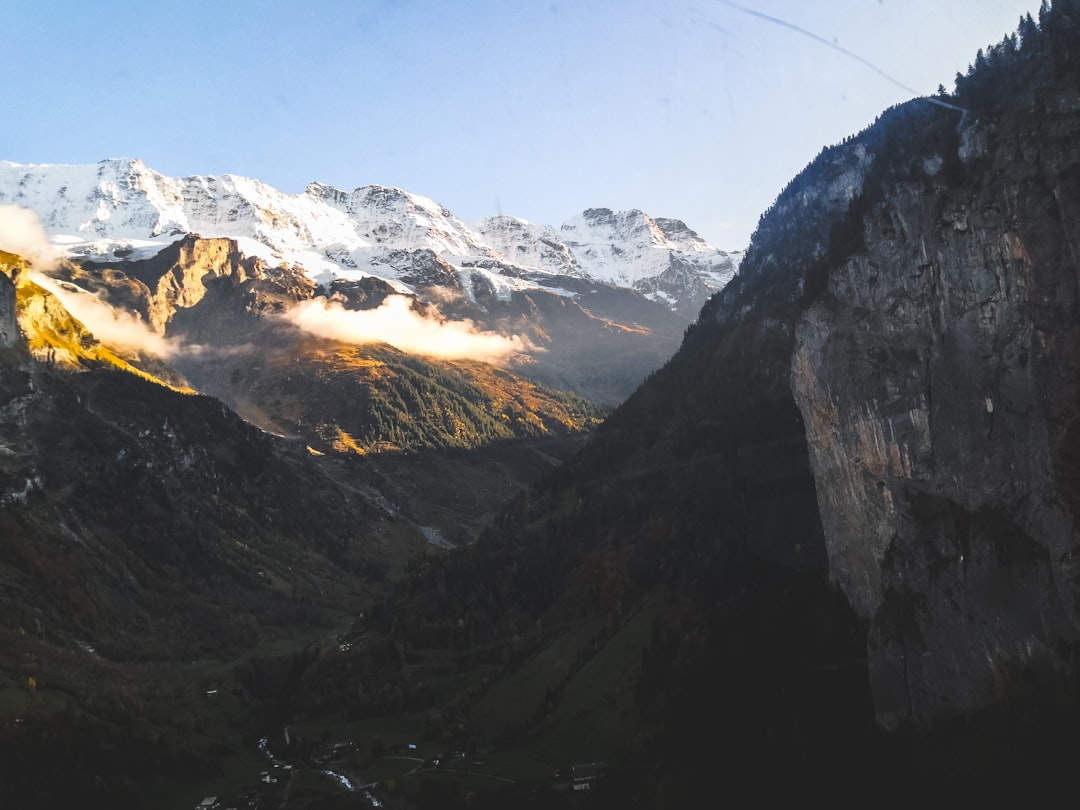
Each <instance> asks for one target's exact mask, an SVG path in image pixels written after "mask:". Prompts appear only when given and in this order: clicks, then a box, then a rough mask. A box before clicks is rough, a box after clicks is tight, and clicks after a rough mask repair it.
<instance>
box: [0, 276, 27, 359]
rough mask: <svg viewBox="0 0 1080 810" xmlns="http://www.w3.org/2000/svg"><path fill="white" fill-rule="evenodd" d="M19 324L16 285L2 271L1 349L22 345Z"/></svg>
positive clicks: (0, 302)
mask: <svg viewBox="0 0 1080 810" xmlns="http://www.w3.org/2000/svg"><path fill="white" fill-rule="evenodd" d="M21 343H22V336H21V335H20V334H19V323H18V321H17V320H16V319H15V283H14V282H13V281H12V279H11V278H10V277H9V276H8V275H7V273H6V272H3V271H2V270H0V349H11V348H14V347H15V346H18V345H21Z"/></svg>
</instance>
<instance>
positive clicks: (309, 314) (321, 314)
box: [283, 295, 533, 363]
mask: <svg viewBox="0 0 1080 810" xmlns="http://www.w3.org/2000/svg"><path fill="white" fill-rule="evenodd" d="M283 317H284V318H286V319H287V320H289V321H291V322H292V323H294V324H296V325H297V326H299V327H300V328H301V329H303V330H304V331H306V332H310V333H311V334H313V335H316V336H318V337H323V338H330V339H332V340H341V341H344V342H346V343H356V344H363V343H389V344H390V345H391V346H394V347H396V348H398V349H401V351H403V352H409V353H412V354H423V355H427V356H428V357H441V358H445V359H470V360H481V361H484V362H488V363H502V362H505V361H507V360H508V359H509V358H510V357H511V356H512V355H515V354H521V353H523V352H528V351H532V350H533V346H532V344H531V343H529V341H527V340H525V339H524V338H521V337H519V336H517V335H514V336H511V337H507V336H505V335H500V334H498V333H496V332H485V331H483V330H481V329H480V328H479V327H477V325H476V324H475V323H473V322H472V321H443V320H437V319H435V318H430V317H424V316H423V315H420V314H419V313H417V312H416V311H415V310H413V309H412V299H411V298H409V297H408V296H404V295H392V296H390V297H389V298H387V299H386V300H385V301H383V303H382V304H381V305H380V306H379V307H378V308H377V309H372V310H363V311H359V312H358V311H354V310H348V309H345V308H344V307H343V306H341V304H339V303H337V302H333V301H327V300H326V299H325V298H316V299H314V300H310V301H303V302H301V303H300V304H298V305H297V306H295V307H293V308H292V309H291V310H289V312H287V313H286V314H285V315H284V316H283Z"/></svg>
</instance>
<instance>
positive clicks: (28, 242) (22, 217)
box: [0, 205, 58, 266]
mask: <svg viewBox="0 0 1080 810" xmlns="http://www.w3.org/2000/svg"><path fill="white" fill-rule="evenodd" d="M0 250H6V251H7V252H8V253H17V254H18V255H20V256H22V257H23V258H24V259H26V260H27V261H28V262H30V263H31V264H34V265H37V266H42V265H48V264H52V263H53V262H55V261H56V259H57V257H58V254H57V252H56V250H55V249H54V248H53V246H52V245H51V244H50V243H49V236H48V234H46V233H45V228H43V227H42V225H41V220H40V219H38V215H37V214H35V213H34V212H33V211H31V210H30V209H29V208H22V207H21V206H18V205H0Z"/></svg>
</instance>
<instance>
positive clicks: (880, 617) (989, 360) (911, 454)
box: [791, 90, 1080, 725]
mask: <svg viewBox="0 0 1080 810" xmlns="http://www.w3.org/2000/svg"><path fill="white" fill-rule="evenodd" d="M1078 131H1080V94H1077V93H1076V92H1075V91H1072V90H1069V91H1066V92H1060V93H1054V94H1051V95H1046V96H1041V97H1038V98H1036V97H1034V96H1033V97H1032V98H1030V99H1029V100H1028V103H1027V104H1022V105H1017V106H1016V107H1010V108H1009V110H1008V111H1007V112H1006V113H1005V114H1001V115H997V116H986V117H983V118H979V119H975V120H967V121H966V122H965V124H964V125H963V126H962V127H961V128H960V130H959V143H958V145H957V149H956V151H955V153H953V154H952V155H948V154H942V153H936V152H935V153H931V154H925V155H923V156H922V159H921V161H917V164H918V165H917V166H916V169H915V170H914V171H913V172H912V173H911V175H910V177H907V178H905V179H903V180H902V181H900V182H896V183H894V184H889V185H887V186H886V187H885V188H884V190H883V194H882V195H881V198H880V200H878V201H877V202H876V203H875V204H873V206H872V207H871V208H870V210H868V211H866V212H865V214H864V215H863V216H862V217H861V220H860V223H859V226H860V227H861V230H862V241H863V243H864V248H863V249H862V250H860V251H858V252H857V253H856V254H854V255H852V256H851V257H849V258H848V259H847V260H845V261H843V262H841V263H840V264H838V265H837V266H835V267H833V268H831V269H830V272H829V277H828V286H827V289H826V290H825V291H824V292H823V293H822V294H821V295H820V296H818V298H817V299H816V301H815V302H814V304H813V305H812V306H811V307H810V308H809V309H808V310H807V311H806V312H805V314H804V315H803V316H802V318H801V319H800V321H799V323H798V326H797V330H796V341H797V345H796V350H795V354H794V359H793V363H792V374H791V381H792V387H793V391H794V393H795V396H796V399H797V401H798V403H799V408H800V410H801V412H802V415H803V417H804V419H805V422H806V430H807V439H808V443H809V446H810V449H811V459H812V464H813V469H814V473H815V481H816V485H817V492H818V500H819V504H820V509H821V518H822V522H823V524H824V527H825V533H826V537H827V549H828V555H829V563H830V569H831V573H832V576H833V577H834V578H835V580H836V581H837V582H838V583H839V584H840V585H841V587H842V588H843V590H844V592H845V593H846V594H847V595H848V597H849V599H850V600H851V602H852V605H853V606H854V607H855V608H856V610H857V611H858V612H859V614H860V615H861V616H862V617H863V618H864V619H866V620H867V621H870V622H872V631H871V637H870V654H871V670H872V680H873V683H874V689H875V701H876V705H877V711H878V715H879V720H881V721H882V722H883V723H884V724H885V725H895V724H897V723H899V722H901V721H904V720H914V721H915V722H916V723H920V724H921V723H926V722H929V721H930V720H932V719H933V718H934V717H935V716H936V715H939V714H952V713H958V712H959V713H966V712H970V711H973V710H975V709H978V708H981V707H983V706H985V705H988V704H990V703H992V702H994V701H995V700H996V699H997V698H999V697H1000V696H1001V694H1002V691H1003V690H1007V689H1008V688H1010V684H1011V683H1015V681H1016V680H1017V678H1018V677H1019V673H1020V672H1023V671H1029V670H1032V669H1035V670H1039V671H1042V670H1046V671H1047V672H1059V673H1060V672H1062V671H1063V670H1065V669H1066V668H1068V667H1070V666H1071V663H1072V656H1073V654H1074V653H1073V652H1072V651H1071V648H1070V645H1072V644H1073V643H1075V641H1076V640H1077V628H1078V626H1080V624H1078V622H1080V616H1078V614H1077V609H1076V575H1075V570H1074V562H1073V557H1074V554H1075V549H1076V543H1077V536H1076V529H1075V509H1076V505H1077V502H1076V496H1075V491H1076V481H1077V479H1076V470H1075V460H1074V457H1075V452H1076V448H1077V444H1076V439H1077V436H1078V435H1080V433H1078V431H1080V422H1078V418H1080V409H1078V407H1077V404H1078V397H1077V395H1078V393H1080V375H1078V372H1080V366H1078V359H1080V352H1078V350H1080V320H1078V316H1077V301H1078V295H1080V289H1078V282H1077V273H1076V271H1077V251H1076V245H1075V231H1076V225H1077V221H1078V220H1077V213H1078V212H1080V144H1078V142H1077V140H1076V137H1075V133H1076V132H1078ZM948 161H952V162H954V163H955V164H956V165H955V166H954V167H953V172H954V176H953V178H952V180H953V181H954V180H955V174H956V173H959V175H960V177H961V178H962V180H963V182H962V183H960V184H957V183H956V182H953V181H951V180H950V178H949V177H947V176H946V175H947V174H949V171H948V169H947V167H946V165H945V164H946V162H948ZM913 163H915V162H913ZM1063 644H1064V645H1065V646H1064V647H1063Z"/></svg>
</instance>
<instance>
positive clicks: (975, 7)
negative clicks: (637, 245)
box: [0, 0, 1039, 249]
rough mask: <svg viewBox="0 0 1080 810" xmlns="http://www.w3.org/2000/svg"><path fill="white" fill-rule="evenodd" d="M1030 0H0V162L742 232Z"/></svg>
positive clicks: (725, 242)
mask: <svg viewBox="0 0 1080 810" xmlns="http://www.w3.org/2000/svg"><path fill="white" fill-rule="evenodd" d="M1038 6H1039V0H741V2H740V3H731V2H724V0H685V1H684V0H652V2H645V1H644V0H547V1H546V2H531V0H523V2H517V3H508V2H506V0H492V1H491V2H489V1H488V0H473V1H472V2H470V1H469V0H457V1H456V2H455V1H453V0H352V1H351V2H349V1H347V0H302V2H291V0H279V2H266V0H262V2H252V1H250V0H216V1H215V2H204V0H187V2H183V3H151V2H145V0H139V1H136V0H97V2H93V3H88V2H83V0H68V1H67V2H58V1H56V0H0V20H2V21H3V29H4V40H5V57H6V63H7V65H8V76H7V78H6V80H5V82H4V86H3V90H2V91H0V93H2V95H0V98H3V102H4V108H5V126H4V128H3V130H2V131H0V159H5V160H11V161H15V162H17V163H93V162H96V161H98V160H101V159H103V158H107V157H137V158H141V159H142V160H144V161H145V162H146V163H147V164H148V165H149V166H150V167H151V168H153V169H156V170H157V171H160V172H163V173H165V174H169V175H176V176H188V175H193V174H203V175H209V174H217V175H220V174H226V173H231V174H239V175H244V176H248V177H255V178H258V179H259V180H262V181H264V182H266V183H268V184H270V185H272V186H275V187H277V188H279V189H281V190H283V191H286V192H294V193H295V192H300V191H303V189H304V188H305V186H306V185H307V184H308V183H309V182H312V181H318V182H322V183H328V184H331V185H334V186H338V187H339V188H344V189H353V188H356V187H358V186H361V185H366V184H369V183H381V184H384V185H392V186H400V187H401V188H404V189H406V190H408V191H412V192H416V193H419V194H424V195H427V196H429V197H433V198H434V199H436V200H437V201H439V202H440V203H442V204H443V205H445V206H446V207H447V208H449V209H450V210H451V211H453V212H454V213H455V214H457V215H458V216H460V217H462V218H463V219H465V220H467V221H469V220H475V219H479V218H481V217H484V216H489V215H493V214H500V213H501V214H513V215H516V216H520V217H524V218H526V219H529V220H532V221H534V222H538V223H541V224H546V225H552V226H556V227H557V226H558V225H559V224H561V223H562V222H563V221H565V220H567V219H569V218H570V217H572V216H574V215H576V214H577V213H579V212H580V211H582V210H583V209H585V208H588V207H608V208H613V209H616V210H625V209H629V208H640V209H643V210H645V211H647V212H648V213H650V214H652V215H654V216H665V217H675V218H679V219H682V220H684V221H685V222H686V223H687V224H688V225H690V227H692V228H694V229H695V230H697V231H698V232H699V233H700V234H701V235H702V236H704V237H705V238H706V239H708V240H709V241H711V242H712V243H713V244H715V245H716V246H717V247H721V248H725V249H739V248H743V247H745V245H746V243H747V242H748V240H749V237H750V233H751V230H752V228H753V226H754V225H755V223H756V222H757V219H758V215H759V214H760V213H761V211H762V210H764V209H765V208H766V207H767V206H768V205H769V204H770V203H771V202H772V201H773V200H774V199H775V197H776V195H777V194H778V193H779V191H780V190H781V188H783V186H784V185H785V184H786V183H787V181H788V180H790V179H791V178H792V177H793V176H794V175H795V174H796V173H797V172H798V171H799V170H801V169H802V168H803V167H804V166H805V165H806V163H807V162H808V161H809V160H811V159H812V158H813V157H814V156H815V155H816V154H817V153H818V152H819V151H820V150H821V148H822V147H823V146H825V145H827V144H831V143H835V142H837V141H839V140H841V139H843V138H844V137H845V136H847V135H849V134H852V133H854V132H857V131H858V130H860V129H862V128H863V127H865V126H866V125H868V124H869V123H871V122H872V121H873V120H874V118H875V117H876V116H877V115H878V114H879V113H880V112H881V111H882V110H883V109H885V108H886V107H888V106H890V105H893V104H896V103H899V102H902V101H905V100H907V99H909V98H911V97H912V95H913V94H912V93H911V92H910V91H909V90H905V89H903V88H901V87H899V86H898V85H897V84H896V83H894V82H891V81H889V80H888V79H886V78H884V77H883V76H882V75H880V73H878V72H875V71H874V70H871V69H870V68H868V67H867V66H865V65H864V64H862V63H860V62H858V61H857V60H856V59H853V58H851V57H850V56H846V55H844V54H842V53H840V52H839V51H838V50H837V49H835V48H830V47H828V46H826V45H824V44H822V43H821V42H820V41H817V40H815V39H813V38H811V37H809V36H806V35H804V34H801V33H799V32H797V31H794V30H792V28H790V27H785V26H781V25H778V24H776V23H772V22H769V21H766V20H764V19H762V18H761V17H759V16H754V15H752V14H749V13H747V9H749V10H752V11H756V12H759V13H760V14H765V15H769V16H772V17H775V18H777V19H780V20H783V21H784V22H786V23H788V24H789V25H792V26H797V27H800V28H803V29H805V30H806V31H809V32H812V33H813V34H815V35H817V36H819V37H822V38H824V39H826V40H828V41H830V42H832V43H834V44H835V45H837V46H839V47H841V48H845V49H847V50H849V51H852V52H854V53H855V54H858V55H859V56H860V57H862V58H864V59H866V60H868V61H870V62H871V63H873V65H874V66H875V67H876V68H878V69H879V70H880V71H882V72H884V73H886V74H888V75H889V76H891V77H893V78H895V79H896V80H897V81H898V82H899V83H900V84H903V85H905V86H906V87H908V88H912V89H914V90H917V91H918V92H919V93H923V94H926V93H933V92H934V91H935V90H936V88H937V86H938V84H939V83H941V84H944V85H945V87H946V88H948V89H951V88H952V83H953V79H954V77H955V75H956V73H957V71H965V70H966V69H967V66H968V65H969V64H970V63H971V62H972V61H974V57H975V52H976V51H977V49H978V48H980V47H985V46H987V45H989V44H991V43H994V42H997V41H999V40H1000V39H1001V38H1002V37H1003V36H1004V35H1005V34H1007V33H1010V32H1012V31H1014V30H1015V29H1016V26H1017V23H1018V22H1019V19H1020V16H1021V14H1023V13H1024V12H1026V11H1029V12H1031V13H1032V15H1033V16H1037V15H1036V12H1037V9H1038Z"/></svg>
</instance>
